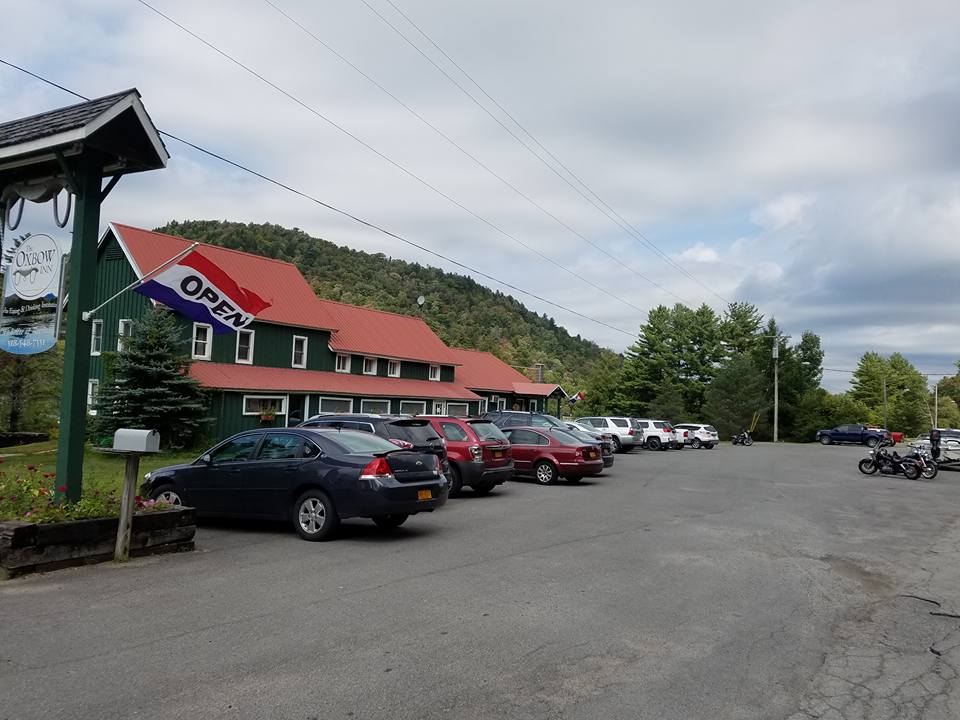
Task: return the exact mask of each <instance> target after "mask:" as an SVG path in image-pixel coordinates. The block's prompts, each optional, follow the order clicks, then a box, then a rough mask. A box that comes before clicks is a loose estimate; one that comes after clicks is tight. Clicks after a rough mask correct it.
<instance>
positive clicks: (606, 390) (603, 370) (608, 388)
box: [568, 350, 623, 417]
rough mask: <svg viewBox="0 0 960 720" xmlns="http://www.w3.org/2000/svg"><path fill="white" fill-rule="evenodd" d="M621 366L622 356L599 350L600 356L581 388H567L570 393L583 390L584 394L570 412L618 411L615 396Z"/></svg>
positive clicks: (606, 413) (613, 412)
mask: <svg viewBox="0 0 960 720" xmlns="http://www.w3.org/2000/svg"><path fill="white" fill-rule="evenodd" d="M622 367H623V358H621V357H620V356H619V355H617V354H616V353H615V352H612V351H610V350H601V351H600V357H599V358H598V359H597V361H596V362H595V363H594V364H593V369H592V370H591V371H590V374H589V375H588V376H587V380H586V382H585V383H584V386H583V388H579V387H576V386H572V387H570V388H568V390H569V392H571V393H575V392H578V391H579V390H583V395H584V399H583V400H581V401H580V402H579V403H577V404H576V405H575V406H574V407H573V408H572V412H573V413H574V414H575V415H577V416H578V417H584V416H589V415H600V416H603V415H616V414H618V413H620V412H621V410H620V408H619V407H618V405H617V404H616V396H617V389H618V387H619V385H620V371H621V369H622Z"/></svg>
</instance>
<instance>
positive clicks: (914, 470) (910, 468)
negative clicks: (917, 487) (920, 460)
mask: <svg viewBox="0 0 960 720" xmlns="http://www.w3.org/2000/svg"><path fill="white" fill-rule="evenodd" d="M903 474H904V475H905V476H906V478H907V480H916V479H917V478H918V477H920V466H919V465H917V464H916V463H912V462H905V463H904V464H903Z"/></svg>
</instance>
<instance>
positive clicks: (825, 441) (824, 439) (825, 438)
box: [820, 435, 833, 445]
mask: <svg viewBox="0 0 960 720" xmlns="http://www.w3.org/2000/svg"><path fill="white" fill-rule="evenodd" d="M820 444H821V445H831V444H833V438H832V437H830V436H829V435H821V436H820Z"/></svg>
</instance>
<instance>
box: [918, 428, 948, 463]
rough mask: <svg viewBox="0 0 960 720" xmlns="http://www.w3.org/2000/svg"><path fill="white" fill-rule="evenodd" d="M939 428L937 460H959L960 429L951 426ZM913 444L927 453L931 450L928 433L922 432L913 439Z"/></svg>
mask: <svg viewBox="0 0 960 720" xmlns="http://www.w3.org/2000/svg"><path fill="white" fill-rule="evenodd" d="M939 430H940V457H939V458H938V461H944V460H945V461H947V462H948V463H957V462H960V430H955V429H953V428H939ZM913 444H914V445H918V446H920V447H922V448H923V449H924V450H926V451H927V452H928V453H929V452H932V449H933V448H932V446H931V445H930V433H923V434H922V435H919V436H918V437H917V439H916V440H914V443H913Z"/></svg>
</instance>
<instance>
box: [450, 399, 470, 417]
mask: <svg viewBox="0 0 960 720" xmlns="http://www.w3.org/2000/svg"><path fill="white" fill-rule="evenodd" d="M469 414H470V406H469V405H467V403H452V402H448V403H447V415H453V417H467V415H469Z"/></svg>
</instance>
